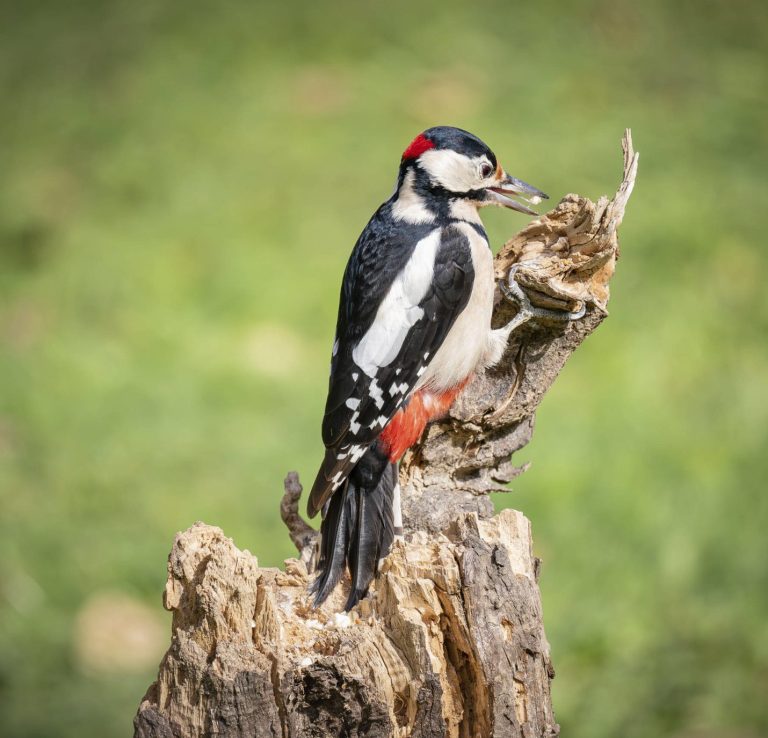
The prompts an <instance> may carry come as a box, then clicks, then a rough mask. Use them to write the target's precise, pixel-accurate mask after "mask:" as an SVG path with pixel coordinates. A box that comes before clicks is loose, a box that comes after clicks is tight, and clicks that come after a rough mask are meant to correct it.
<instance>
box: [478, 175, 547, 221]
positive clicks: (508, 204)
mask: <svg viewBox="0 0 768 738" xmlns="http://www.w3.org/2000/svg"><path fill="white" fill-rule="evenodd" d="M486 192H487V193H488V204H489V205H503V206H504V207H505V208H511V209H512V210H517V211H518V212H519V213H526V214H528V215H538V213H537V212H536V211H535V210H531V209H530V208H529V207H527V206H526V205H524V204H523V203H521V202H520V201H519V200H513V199H512V197H517V198H520V199H522V200H524V201H525V202H526V203H528V204H530V205H538V204H539V203H540V202H541V201H542V200H548V199H549V195H545V194H544V193H543V192H542V191H541V190H539V189H536V187H534V186H533V185H529V184H528V183H527V182H523V181H522V180H521V179H517V178H515V177H512V176H511V175H509V174H507V173H506V172H505V171H503V170H502V172H501V175H500V178H499V183H498V184H497V185H495V186H493V187H488V188H487V189H486Z"/></svg>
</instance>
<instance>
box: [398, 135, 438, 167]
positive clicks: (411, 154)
mask: <svg viewBox="0 0 768 738" xmlns="http://www.w3.org/2000/svg"><path fill="white" fill-rule="evenodd" d="M434 148H435V144H434V143H433V142H432V141H430V140H429V139H428V138H426V137H425V136H424V134H423V133H420V134H419V135H418V136H416V138H414V139H413V141H411V143H410V144H409V146H408V148H407V149H406V150H405V151H403V161H406V160H407V159H417V158H418V157H419V156H421V155H422V154H423V153H424V152H425V151H429V149H434Z"/></svg>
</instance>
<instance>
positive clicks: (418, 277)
mask: <svg viewBox="0 0 768 738" xmlns="http://www.w3.org/2000/svg"><path fill="white" fill-rule="evenodd" d="M394 238H396V235H395V234H389V235H388V237H385V238H383V239H382V241H381V242H380V243H378V244H377V249H376V250H377V251H378V252H379V253H378V258H372V255H371V254H368V253H364V252H367V251H368V249H366V248H362V249H360V244H358V247H356V249H355V252H353V255H352V257H351V259H350V264H349V265H348V267H347V272H346V273H345V280H344V286H343V288H342V306H341V307H340V311H339V322H338V325H337V337H336V343H335V344H334V351H335V354H334V356H333V359H332V362H331V378H330V383H329V390H328V399H327V402H326V408H325V416H324V418H323V441H324V443H325V445H326V449H327V450H326V456H325V460H324V462H323V465H322V467H321V469H320V471H319V473H318V475H317V479H316V480H315V484H314V486H313V488H312V491H311V493H310V497H309V503H308V509H309V513H310V515H313V514H314V513H315V512H316V511H317V510H319V509H320V507H322V505H323V504H324V503H325V501H326V500H327V499H328V498H329V497H330V495H331V494H332V493H333V491H334V490H335V489H337V488H338V487H339V486H340V485H341V484H342V483H343V481H344V480H345V479H346V477H347V475H348V474H349V473H350V471H351V470H352V469H353V468H354V466H355V464H356V463H357V462H358V461H359V459H360V458H361V457H362V455H363V454H364V453H365V451H366V449H367V448H368V446H370V444H371V443H373V441H375V440H376V438H377V437H378V435H379V434H380V433H381V431H382V430H383V429H384V427H385V426H386V424H387V423H388V422H389V421H390V419H391V418H392V416H393V415H394V414H395V413H396V412H397V410H398V409H399V408H400V406H401V405H402V404H403V403H404V402H405V400H406V399H407V398H408V396H409V395H410V393H411V392H412V391H413V389H414V387H415V386H416V384H417V382H418V380H419V377H420V376H421V375H422V374H423V373H424V371H425V370H426V367H427V365H428V364H429V362H430V360H431V359H432V357H434V355H435V353H436V352H437V350H438V349H439V348H440V346H441V344H442V342H443V340H444V339H445V337H446V335H447V334H448V331H449V330H450V328H451V326H452V325H453V323H454V321H455V320H456V318H457V317H458V315H459V314H460V313H461V311H462V310H463V309H464V307H465V306H466V304H467V301H468V300H469V296H470V294H471V291H472V284H473V281H474V269H473V266H472V256H471V250H470V245H469V241H468V239H467V237H466V236H465V235H464V234H463V233H462V232H461V231H460V230H459V229H457V228H454V227H450V226H449V227H446V228H433V229H432V230H427V231H426V235H423V236H422V237H421V238H420V239H419V240H418V241H416V242H415V244H414V243H412V244H411V245H410V247H409V253H408V255H407V257H406V258H402V256H400V263H399V264H398V266H399V269H398V270H397V271H396V272H395V273H394V277H392V276H389V278H388V279H387V276H388V275H391V273H392V271H393V270H392V267H391V261H393V260H394V259H389V261H390V264H387V265H385V264H382V263H381V262H385V261H388V252H387V249H388V248H392V249H393V251H395V250H396V248H395V245H394V244H393V239H394ZM358 249H360V251H361V253H357V252H358ZM389 253H391V252H389ZM374 285H375V287H374ZM382 285H383V287H384V288H385V289H382ZM375 288H378V294H375V293H374V289H375ZM361 290H362V292H361ZM366 290H370V293H369V294H368V297H367V298H366V295H365V291H366ZM370 298H373V299H370ZM350 306H351V308H352V309H351V310H350V309H349V307H350Z"/></svg>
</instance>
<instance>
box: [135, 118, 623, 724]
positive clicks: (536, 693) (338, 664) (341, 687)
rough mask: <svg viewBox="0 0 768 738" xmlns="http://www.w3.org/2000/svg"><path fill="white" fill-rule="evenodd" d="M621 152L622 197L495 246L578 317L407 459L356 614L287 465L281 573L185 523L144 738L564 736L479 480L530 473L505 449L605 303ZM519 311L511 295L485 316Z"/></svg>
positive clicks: (512, 361)
mask: <svg viewBox="0 0 768 738" xmlns="http://www.w3.org/2000/svg"><path fill="white" fill-rule="evenodd" d="M623 147H624V179H623V181H622V184H621V186H620V188H619V190H618V192H617V193H616V195H615V196H614V198H613V199H612V200H608V199H607V198H601V199H600V200H598V201H597V203H593V202H591V201H590V200H588V199H586V198H583V197H579V196H577V195H567V196H566V197H565V198H563V199H562V200H561V201H560V203H558V205H557V206H556V207H555V208H554V209H553V210H552V211H550V212H549V213H547V214H545V215H542V216H541V217H539V218H537V219H536V220H534V221H533V222H532V223H530V224H529V225H528V226H527V227H526V228H525V229H523V231H521V232H520V233H519V234H518V235H517V236H515V237H514V238H512V239H511V240H510V241H509V242H508V243H506V244H505V245H504V246H503V247H502V249H501V251H500V252H499V254H498V256H497V257H496V270H497V276H498V277H499V279H504V278H506V275H507V274H508V272H509V269H510V267H511V265H512V264H517V265H518V267H517V271H516V275H515V276H516V278H517V280H518V283H519V284H520V285H521V286H522V287H523V288H524V289H525V290H526V292H527V293H528V295H529V296H530V298H531V300H532V302H533V303H534V304H535V305H537V306H541V307H556V308H560V309H567V310H577V309H579V308H580V307H581V306H582V305H586V308H587V311H586V315H585V316H584V318H583V319H581V320H579V321H576V322H574V323H571V324H568V325H567V326H562V325H556V324H551V325H548V324H545V323H529V324H526V325H524V326H523V327H522V328H520V329H518V331H516V332H515V333H514V334H513V335H512V337H511V339H510V343H509V346H508V348H507V351H506V353H505V356H504V357H503V359H502V361H501V363H500V364H499V365H498V366H497V367H495V368H494V369H492V370H491V371H489V372H487V373H486V374H484V375H482V376H478V377H476V378H475V379H474V380H473V381H472V382H471V384H470V385H469V386H468V387H467V389H466V390H465V391H464V393H463V394H462V396H461V397H460V398H459V401H458V402H457V403H456V405H455V406H454V407H453V409H452V410H451V412H450V415H449V417H448V418H446V419H445V420H444V421H443V422H440V423H438V424H435V425H433V426H431V427H430V429H429V430H428V432H427V433H426V434H425V437H424V438H423V439H422V441H421V442H420V444H419V445H418V446H417V447H416V448H414V449H413V450H412V451H411V452H409V453H408V454H407V456H406V458H405V459H404V460H403V464H402V467H401V477H400V479H401V484H402V486H403V507H404V515H405V523H406V536H405V540H398V541H396V542H395V544H394V546H393V549H392V551H391V553H390V555H389V556H388V557H387V558H386V559H385V560H384V561H383V563H382V565H381V569H380V574H379V576H378V578H377V580H376V582H375V584H374V586H373V587H372V590H371V595H370V596H369V597H368V598H366V599H365V600H364V601H363V602H361V603H360V604H359V605H358V606H357V607H356V608H355V609H354V610H353V611H352V612H351V613H349V614H345V613H339V610H340V609H341V607H342V606H343V603H344V600H345V598H346V593H345V592H344V591H343V590H344V586H340V587H339V588H338V589H337V591H336V592H335V593H334V594H333V595H332V597H331V598H329V600H328V601H327V602H326V603H325V604H324V605H323V606H322V607H321V608H320V609H318V610H313V609H312V608H311V606H310V604H309V598H308V597H307V591H306V590H307V584H308V582H309V581H310V579H311V572H312V568H313V565H314V560H315V555H316V551H315V542H316V541H315V539H316V534H315V533H314V531H313V530H312V529H311V528H310V527H309V526H308V525H307V524H306V523H305V522H304V521H303V520H302V519H301V516H300V515H299V512H298V504H299V497H300V495H301V485H300V484H299V481H298V477H297V475H295V474H290V475H289V476H288V478H287V479H286V483H285V495H284V497H283V502H282V504H281V515H282V518H283V521H284V522H285V523H286V525H287V527H288V529H289V534H290V536H291V540H292V541H293V542H294V544H295V545H296V547H297V549H298V550H299V552H300V557H299V558H297V559H288V560H287V561H286V562H285V567H284V569H282V570H279V569H274V568H264V567H259V565H258V562H257V560H256V558H255V557H254V556H253V555H252V554H250V553H249V552H248V551H240V550H238V549H237V548H236V547H235V545H234V543H233V542H232V541H231V540H230V539H229V538H227V537H226V536H225V535H224V533H223V532H222V531H221V530H220V529H218V528H214V527H210V526H207V525H204V524H203V523H197V524H196V525H194V526H193V527H192V528H190V529H189V530H187V531H184V532H183V533H180V534H178V535H177V537H176V540H175V542H174V545H173V549H172V551H171V554H170V557H169V561H168V580H167V584H166V590H165V595H164V605H165V607H166V608H167V609H168V610H170V611H171V612H172V613H173V625H172V638H171V645H170V647H169V649H168V651H167V653H166V654H165V656H164V658H163V661H162V663H161V664H160V669H159V673H158V678H157V681H156V682H155V683H153V684H152V685H151V686H150V688H149V690H148V691H147V694H146V695H145V697H144V699H143V700H142V702H141V705H140V706H139V710H138V713H137V715H136V718H135V721H134V729H135V733H134V736H136V738H196V737H198V736H200V737H202V736H227V737H229V736H231V737H233V738H235V737H237V738H240V737H242V738H245V737H246V736H248V737H249V738H250V737H253V738H261V737H262V736H264V737H266V736H270V737H272V738H294V737H295V738H304V737H305V736H306V737H309V738H313V737H315V736H316V737H318V738H319V737H320V736H340V737H343V736H351V737H356V738H357V737H359V738H363V737H364V736H365V737H369V738H385V737H386V738H389V737H397V738H411V737H414V738H444V737H445V736H448V737H449V738H489V737H494V738H502V737H503V738H506V737H507V736H509V737H510V738H512V737H515V738H516V737H518V736H520V737H523V738H534V737H535V738H545V737H553V736H556V735H557V734H558V732H559V728H558V726H557V724H556V722H555V719H554V716H553V713H552V705H551V700H550V680H551V679H552V677H553V676H554V671H553V668H552V664H551V660H550V653H549V645H548V643H547V640H546V637H545V634H544V627H543V618H542V611H541V600H540V596H539V590H538V586H537V579H538V570H539V562H538V561H537V559H535V558H534V557H533V555H532V543H531V530H530V524H529V522H528V520H527V519H526V518H525V517H524V516H523V515H522V513H520V512H517V511H514V510H504V511H502V512H500V513H499V514H498V515H495V516H494V515H493V508H492V505H491V502H490V500H489V498H488V493H489V492H492V491H496V490H500V491H505V485H506V484H507V483H508V482H509V481H510V480H511V479H513V478H514V477H516V476H517V475H518V474H520V473H521V472H522V471H524V469H522V468H519V467H517V466H515V464H514V463H513V462H512V458H511V457H512V455H513V454H514V453H515V452H516V451H517V450H519V449H520V448H522V447H523V446H524V445H525V444H526V443H527V442H528V441H529V440H530V438H531V435H532V432H533V419H534V412H535V409H536V407H537V406H538V404H539V402H540V401H541V398H542V396H543V395H544V393H545V392H546V390H547V389H548V388H549V386H550V385H551V383H552V382H553V381H554V379H555V377H556V376H557V374H558V373H559V371H560V369H561V368H562V367H563V365H564V363H565V361H566V360H567V358H568V357H569V356H570V354H571V353H572V352H573V351H574V350H575V349H576V348H577V347H578V346H579V344H580V343H581V342H582V341H583V340H584V339H585V338H586V336H588V335H589V334H590V333H591V332H592V331H593V330H595V328H596V327H597V326H598V325H599V324H600V322H601V321H602V320H603V319H604V317H605V316H606V314H607V313H606V305H607V302H608V297H609V291H608V282H609V280H610V278H611V276H612V274H613V270H614V266H615V262H616V258H617V256H618V241H617V236H616V229H617V227H618V226H619V224H620V223H621V219H622V217H623V214H624V208H625V206H626V202H627V199H628V198H629V195H630V194H631V190H632V186H633V184H634V179H635V175H636V171H637V155H636V154H634V152H633V151H632V146H631V139H630V138H629V132H627V134H625V138H624V141H623ZM514 314H515V307H514V305H512V304H510V303H507V302H506V301H503V300H501V299H500V300H499V302H498V304H497V307H496V311H495V315H494V321H495V323H496V324H498V325H502V324H504V323H505V322H507V321H508V320H509V319H510V318H511V317H512V316H513V315H514Z"/></svg>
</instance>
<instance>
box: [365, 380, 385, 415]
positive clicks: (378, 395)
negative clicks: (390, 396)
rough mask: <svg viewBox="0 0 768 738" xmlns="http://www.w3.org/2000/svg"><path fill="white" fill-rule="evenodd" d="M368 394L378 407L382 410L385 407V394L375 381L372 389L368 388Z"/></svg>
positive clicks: (372, 383)
mask: <svg viewBox="0 0 768 738" xmlns="http://www.w3.org/2000/svg"><path fill="white" fill-rule="evenodd" d="M368 394H370V396H371V399H372V400H373V401H374V402H375V403H376V407H377V408H379V410H381V408H383V407H384V393H383V392H382V390H381V387H379V384H378V382H377V381H376V380H375V379H374V380H373V381H372V382H371V384H370V387H368Z"/></svg>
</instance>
